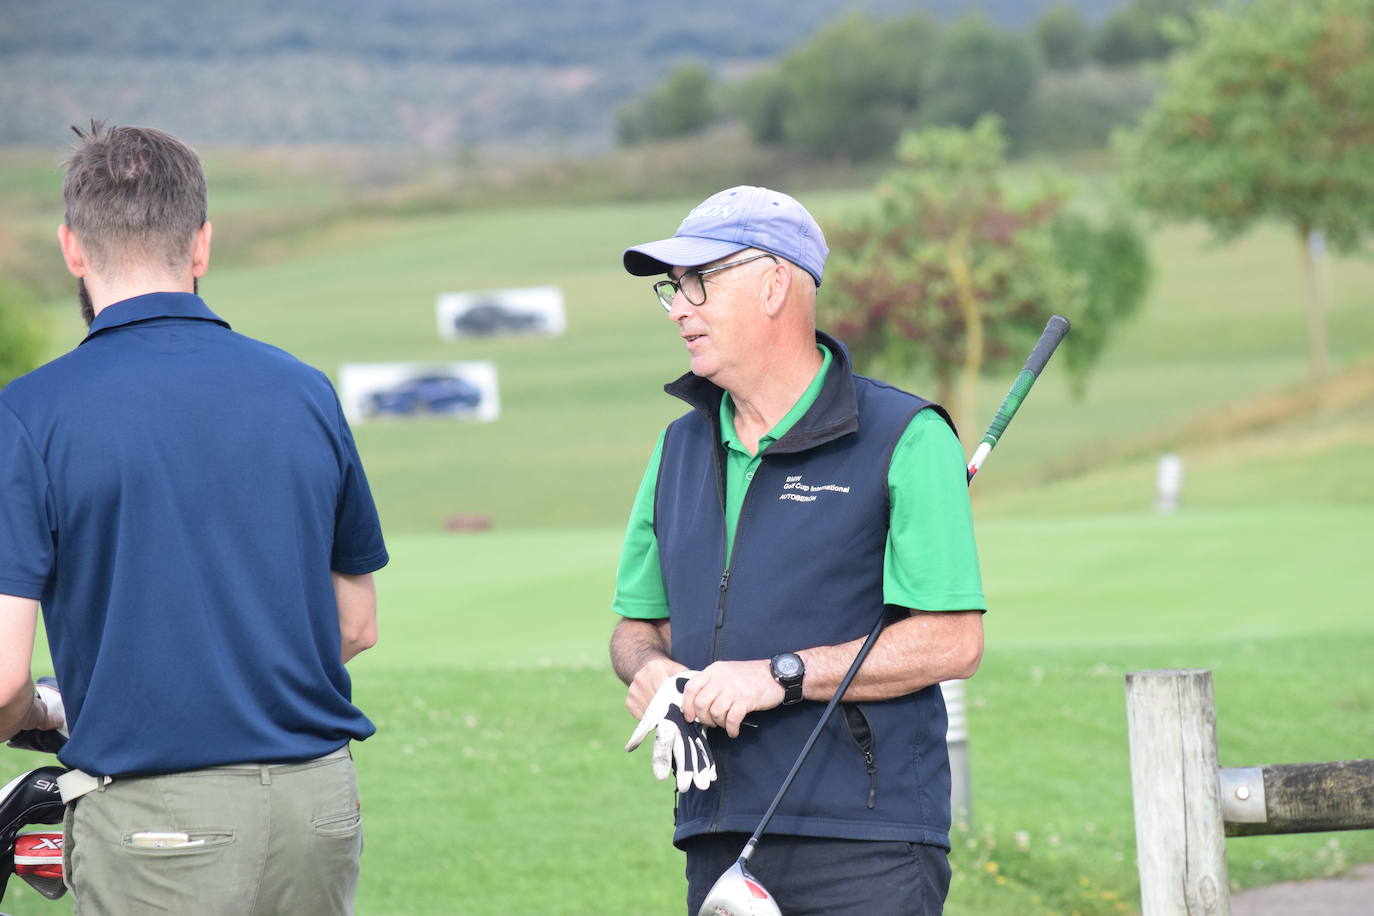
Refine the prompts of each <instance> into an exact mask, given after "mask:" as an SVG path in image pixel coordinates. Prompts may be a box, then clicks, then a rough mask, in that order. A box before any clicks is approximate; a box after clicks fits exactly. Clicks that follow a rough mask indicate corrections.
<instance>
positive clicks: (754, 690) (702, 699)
mask: <svg viewBox="0 0 1374 916" xmlns="http://www.w3.org/2000/svg"><path fill="white" fill-rule="evenodd" d="M784 696H785V691H784V690H783V689H782V685H781V684H779V683H778V682H777V681H775V680H773V673H772V671H770V670H769V668H768V660H767V659H761V660H758V661H749V662H714V663H712V664H710V665H708V666H707V667H706V668H704V669H703V670H702V671H701V673H700V674H698V675H696V676H695V677H694V678H692V680H691V681H689V682H688V684H687V688H686V689H685V690H684V691H683V692H682V715H683V716H684V717H685V718H686V719H687V721H688V722H692V721H696V722H700V723H701V724H702V725H709V726H714V727H716V728H723V729H725V733H726V734H728V735H729V736H730V737H731V738H738V737H739V728H740V723H741V722H743V721H744V717H745V716H746V715H748V714H749V713H751V712H753V711H754V710H756V709H772V708H773V707H775V706H781V705H782V701H783V697H784Z"/></svg>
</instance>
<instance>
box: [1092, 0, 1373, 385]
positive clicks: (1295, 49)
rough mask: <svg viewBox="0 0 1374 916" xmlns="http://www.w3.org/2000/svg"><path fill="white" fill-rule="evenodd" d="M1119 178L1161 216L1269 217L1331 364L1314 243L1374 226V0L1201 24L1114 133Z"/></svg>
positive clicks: (1343, 245) (1211, 220)
mask: <svg viewBox="0 0 1374 916" xmlns="http://www.w3.org/2000/svg"><path fill="white" fill-rule="evenodd" d="M1118 148H1119V150H1120V152H1121V154H1122V156H1123V160H1124V163H1125V166H1126V172H1127V186H1128V188H1129V189H1130V190H1131V192H1132V193H1133V194H1134V196H1135V197H1136V198H1137V199H1138V200H1139V202H1140V203H1141V204H1142V205H1144V206H1145V207H1146V208H1148V209H1150V210H1152V211H1153V212H1155V213H1156V214H1158V215H1159V216H1161V217H1163V218H1166V219H1176V220H1202V221H1203V222H1205V223H1207V224H1208V225H1209V226H1210V227H1211V228H1212V230H1213V232H1214V233H1215V235H1216V236H1217V238H1218V239H1220V240H1229V239H1232V238H1235V237H1236V236H1239V235H1240V234H1242V233H1243V232H1245V231H1247V230H1248V229H1249V228H1250V227H1251V226H1253V225H1254V224H1255V223H1257V222H1259V221H1261V220H1266V219H1276V220H1279V221H1281V222H1283V223H1286V224H1287V225H1288V226H1289V227H1290V228H1291V229H1292V230H1293V233H1294V235H1295V236H1296V240H1297V242H1298V246H1299V252H1300V255H1299V256H1300V259H1301V262H1302V266H1303V271H1304V274H1305V277H1306V281H1307V282H1306V286H1307V315H1308V359H1309V363H1310V369H1311V373H1312V376H1313V377H1314V378H1321V377H1322V376H1324V375H1325V374H1326V372H1327V347H1326V326H1325V318H1324V315H1323V303H1322V301H1321V296H1320V284H1319V283H1318V282H1317V273H1316V269H1315V265H1314V264H1313V263H1312V254H1311V248H1312V243H1313V242H1314V240H1315V239H1316V238H1317V237H1318V236H1317V235H1316V234H1317V233H1320V236H1323V237H1324V238H1325V240H1326V241H1327V242H1329V243H1330V244H1331V245H1332V246H1333V247H1335V248H1336V249H1338V250H1343V251H1350V250H1353V249H1355V248H1356V247H1357V246H1358V245H1359V244H1360V240H1361V238H1363V237H1365V236H1368V235H1369V234H1370V233H1372V232H1374V0H1312V2H1310V3H1300V4H1295V3H1289V2H1285V0H1255V2H1254V3H1252V4H1250V5H1248V6H1242V7H1238V8H1235V9H1232V10H1229V11H1221V10H1211V11H1207V12H1206V13H1204V15H1202V17H1201V18H1200V21H1199V40H1198V44H1197V46H1196V48H1195V50H1193V51H1192V52H1191V53H1188V54H1186V55H1183V56H1182V57H1181V58H1180V59H1179V60H1177V61H1176V62H1175V63H1174V64H1173V65H1172V66H1171V67H1170V69H1169V72H1168V78H1167V82H1166V86H1165V89H1164V91H1163V92H1162V93H1161V94H1160V96H1159V98H1158V100H1157V101H1156V103H1155V105H1154V107H1153V108H1151V109H1150V111H1148V112H1147V113H1146V115H1145V117H1144V118H1143V119H1142V122H1141V124H1140V127H1139V128H1138V129H1137V130H1135V131H1134V132H1131V133H1129V134H1125V135H1122V136H1121V137H1120V138H1119V140H1118Z"/></svg>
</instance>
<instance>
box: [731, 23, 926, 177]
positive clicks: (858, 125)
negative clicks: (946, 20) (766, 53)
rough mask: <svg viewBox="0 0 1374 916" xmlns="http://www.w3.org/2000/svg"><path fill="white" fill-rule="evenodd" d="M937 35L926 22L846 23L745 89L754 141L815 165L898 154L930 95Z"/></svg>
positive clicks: (835, 25) (789, 56) (744, 103)
mask: <svg viewBox="0 0 1374 916" xmlns="http://www.w3.org/2000/svg"><path fill="white" fill-rule="evenodd" d="M935 40H936V30H935V26H934V24H933V22H932V21H931V20H930V19H929V18H928V17H926V16H924V15H920V14H917V15H912V16H906V17H902V18H899V19H894V20H889V21H877V20H874V19H870V18H869V17H868V16H866V15H864V14H862V13H851V14H850V15H847V16H844V17H842V18H841V19H839V20H837V21H836V22H834V23H832V24H831V25H829V26H827V27H826V28H824V29H822V30H821V31H820V32H818V33H816V35H815V37H813V38H812V39H811V40H810V41H808V42H806V43H805V44H803V45H801V46H799V47H797V48H795V49H794V50H792V51H790V52H789V53H787V54H786V55H784V56H783V57H782V59H781V60H780V61H779V62H778V64H777V66H776V67H775V68H774V69H773V70H770V71H768V72H765V73H763V74H761V75H759V76H758V77H755V79H754V80H752V81H751V82H750V83H749V84H748V85H746V86H745V87H744V88H743V89H742V90H741V93H740V109H741V113H742V114H743V116H744V119H745V122H746V123H747V124H748V126H749V129H750V133H751V134H753V136H754V139H755V140H758V141H759V142H761V143H781V144H784V145H786V146H790V147H793V148H795V149H798V150H802V151H804V152H807V153H809V154H811V155H814V156H817V157H827V158H835V157H839V158H847V159H866V158H871V157H872V156H874V155H877V154H879V153H882V152H885V151H887V150H889V149H891V148H892V143H893V141H895V140H896V138H897V136H898V134H899V133H901V130H902V128H903V127H904V126H905V125H906V124H908V123H910V121H911V120H912V118H913V117H914V113H915V111H916V109H917V107H918V106H919V105H920V102H921V99H922V97H923V93H924V85H925V74H926V61H927V60H929V58H930V54H931V50H932V49H933V48H934V45H935Z"/></svg>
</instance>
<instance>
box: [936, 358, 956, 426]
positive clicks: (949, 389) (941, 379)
mask: <svg viewBox="0 0 1374 916" xmlns="http://www.w3.org/2000/svg"><path fill="white" fill-rule="evenodd" d="M954 395H955V391H954V376H953V373H952V370H951V369H950V368H949V367H948V366H940V367H938V368H937V369H936V370H935V403H936V404H939V405H940V406H941V407H943V408H944V409H945V410H948V411H949V412H950V413H951V414H953V413H954ZM955 425H956V426H957V425H958V418H956V419H955Z"/></svg>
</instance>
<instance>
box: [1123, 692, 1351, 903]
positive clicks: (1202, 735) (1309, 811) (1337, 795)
mask: <svg viewBox="0 0 1374 916" xmlns="http://www.w3.org/2000/svg"><path fill="white" fill-rule="evenodd" d="M1126 718H1127V723H1128V725H1129V731H1130V745H1131V791H1132V796H1133V799H1134V806H1135V833H1136V857H1137V863H1138V865H1139V869H1140V903H1141V911H1142V914H1143V916H1176V914H1188V916H1195V914H1207V916H1229V914H1230V912H1231V903H1230V894H1229V884H1228V879H1227V874H1226V837H1227V836H1256V835H1261V834H1276V833H1314V832H1318V831H1327V830H1365V829H1371V828H1374V760H1347V761H1343V762H1339V763H1300V764H1286V765H1281V766H1262V767H1236V768H1221V767H1219V766H1218V765H1217V737H1216V707H1215V705H1214V703H1213V700H1212V673H1211V672H1210V671H1201V670H1181V671H1137V672H1132V673H1130V674H1127V675H1126Z"/></svg>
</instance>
